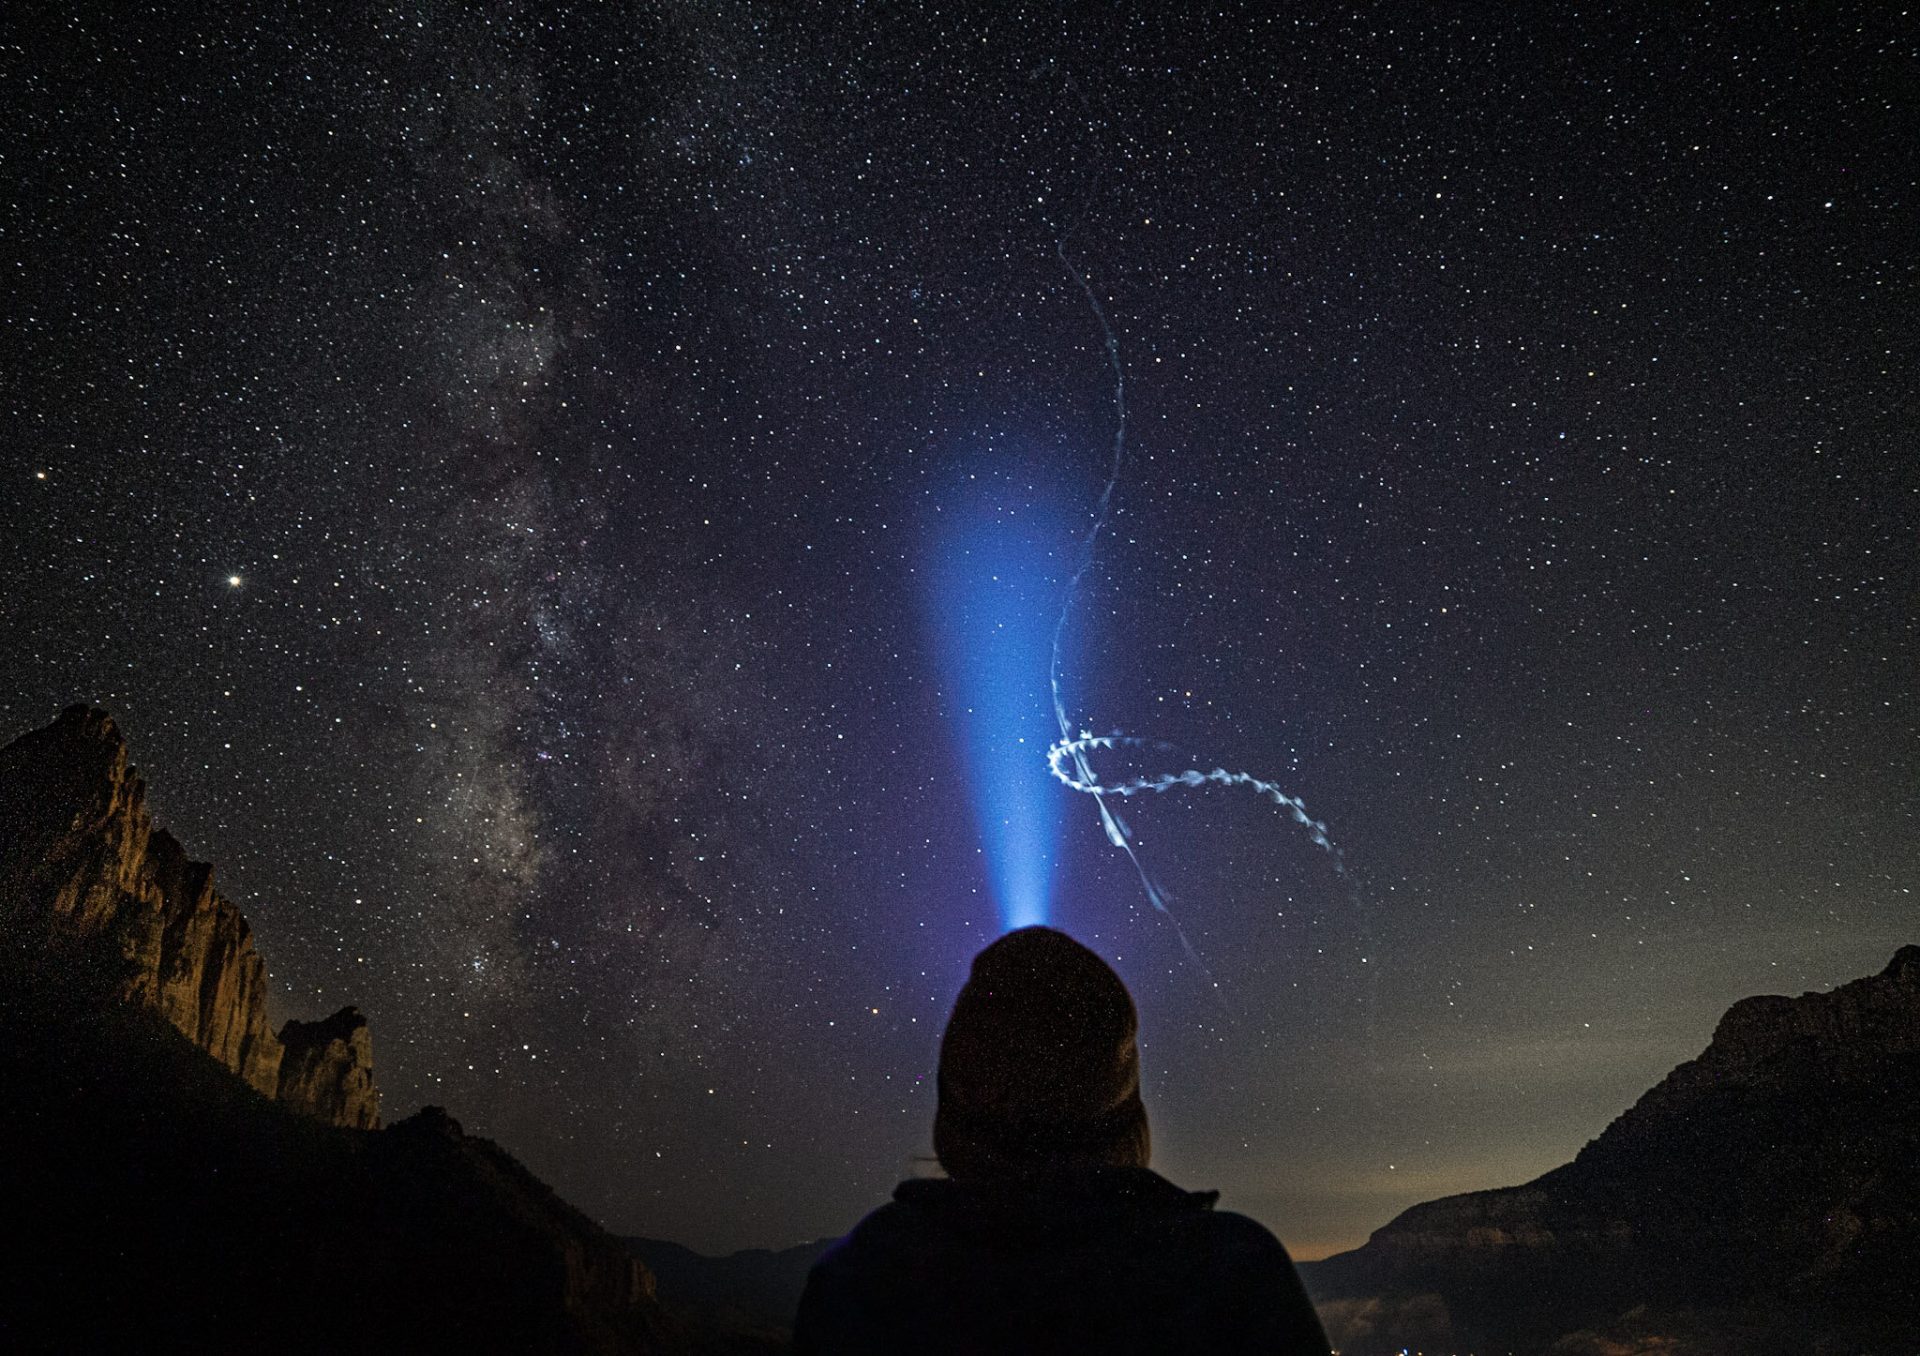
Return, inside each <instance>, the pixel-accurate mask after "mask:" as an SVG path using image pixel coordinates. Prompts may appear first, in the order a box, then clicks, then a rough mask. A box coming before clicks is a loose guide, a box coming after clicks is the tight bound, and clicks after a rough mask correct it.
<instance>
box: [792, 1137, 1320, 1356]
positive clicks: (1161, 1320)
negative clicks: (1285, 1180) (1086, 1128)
mask: <svg viewBox="0 0 1920 1356" xmlns="http://www.w3.org/2000/svg"><path fill="white" fill-rule="evenodd" d="M1218 1196H1219V1193H1218V1192H1212V1191H1207V1192H1191V1191H1183V1190H1181V1189H1180V1188H1179V1187H1177V1186H1175V1185H1174V1184H1173V1183H1171V1182H1169V1181H1167V1179H1166V1178H1164V1177H1161V1176H1160V1175H1159V1174H1157V1173H1155V1172H1151V1171H1149V1170H1148V1169H1146V1168H1132V1167H1100V1168H1082V1169H1077V1170H1073V1171H1062V1172H1057V1173H1052V1174H1047V1175H1044V1176H1038V1177H1027V1178H1010V1179H993V1180H985V1181H982V1180H963V1181H953V1180H950V1179H945V1178H940V1179H914V1180H911V1181H907V1182H903V1183H901V1184H900V1186H899V1188H898V1189H897V1190H896V1191H895V1192H894V1196H893V1200H892V1201H891V1202H889V1203H888V1204H886V1205H883V1206H881V1207H880V1208H879V1209H878V1210H876V1211H874V1212H873V1213H872V1214H871V1215H868V1216H867V1217H866V1218H865V1219H864V1220H862V1221H861V1222H860V1224H859V1225H858V1226H856V1227H855V1229H854V1230H853V1232H852V1233H850V1234H848V1235H847V1236H846V1237H845V1238H844V1239H842V1240H841V1241H840V1242H839V1243H838V1244H836V1245H835V1246H834V1247H833V1248H832V1249H831V1250H829V1251H828V1252H827V1253H826V1255H825V1256H823V1257H822V1258H821V1259H820V1261H819V1262H817V1263H816V1264H815V1265H814V1267H813V1271H812V1273H811V1274H810V1275H809V1276H808V1278H807V1285H806V1290H805V1291H804V1292H803V1294H802V1296H801V1300H800V1310H799V1314H798V1317H797V1319H796V1322H795V1327H794V1350H795V1352H796V1356H868V1354H869V1353H874V1354H875V1356H877V1354H878V1353H882V1352H884V1353H890V1354H891V1353H912V1354H913V1356H973V1354H974V1353H981V1354H982V1356H984V1354H985V1353H994V1354H995V1356H1019V1354H1020V1353H1043V1352H1044V1353H1051V1352H1099V1353H1138V1354H1139V1356H1147V1354H1148V1353H1163V1352H1207V1353H1219V1354H1220V1356H1234V1354H1235V1353H1243V1352H1244V1353H1253V1352H1259V1353H1262V1356H1327V1339H1326V1335H1325V1334H1324V1333H1323V1332H1322V1331H1321V1328H1320V1322H1319V1319H1318V1318H1317V1317H1316V1316H1315V1314H1314V1311H1313V1306H1312V1304H1311V1303H1310V1302H1309V1301H1308V1299H1307V1296H1306V1292H1305V1291H1304V1290H1303V1289H1302V1288H1301V1285H1300V1279H1299V1276H1298V1275H1297V1274H1296V1273H1295V1271H1294V1269H1293V1262H1292V1260H1291V1259H1290V1258H1289V1257H1288V1256H1287V1252H1286V1249H1285V1248H1284V1247H1282V1246H1281V1244H1280V1241H1279V1240H1278V1239H1276V1238H1275V1237H1274V1236H1273V1235H1272V1234H1270V1233H1269V1232H1267V1230H1266V1229H1264V1228H1263V1227H1261V1226H1260V1225H1259V1224H1257V1223H1255V1222H1254V1221H1253V1220H1251V1219H1248V1218H1247V1217H1246V1216H1244V1215H1236V1214H1232V1213H1230V1212H1227V1211H1218V1210H1215V1209H1214V1208H1213V1205H1214V1202H1215V1200H1217V1199H1218Z"/></svg>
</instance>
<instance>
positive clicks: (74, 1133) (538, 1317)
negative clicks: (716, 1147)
mask: <svg viewBox="0 0 1920 1356" xmlns="http://www.w3.org/2000/svg"><path fill="white" fill-rule="evenodd" d="M0 1090H4V1095H0V1219H6V1220H8V1221H11V1222H13V1223H14V1224H15V1225H16V1227H15V1229H14V1230H13V1236H12V1237H11V1238H10V1241H11V1242H12V1243H13V1244H14V1245H15V1246H14V1248H13V1250H12V1252H11V1253H10V1255H9V1265H8V1266H6V1267H4V1268H0V1351H7V1352H42V1351H44V1352H66V1351H176V1350H180V1351H202V1350H205V1351H236V1352H269V1351H271V1352H278V1353H307V1352H311V1353H316V1356H317V1353H335V1352H342V1351H460V1352H466V1353H494V1352H498V1353H502V1356H505V1353H515V1356H518V1354H519V1353H526V1352H547V1353H559V1354H562V1356H649V1354H651V1356H745V1353H754V1354H755V1356H768V1354H769V1353H771V1352H772V1351H774V1350H776V1349H777V1343H776V1342H775V1341H774V1340H773V1339H771V1338H770V1337H768V1336H766V1335H764V1334H760V1333H757V1332H743V1331H739V1330H727V1331H720V1330H717V1329H715V1328H714V1327H712V1326H711V1325H707V1324H704V1323H702V1322H701V1321H699V1320H698V1319H697V1318H695V1317H691V1316H689V1315H687V1314H686V1313H683V1312H681V1311H679V1310H678V1309H676V1308H674V1307H672V1306H670V1305H666V1304H663V1303H662V1302H661V1301H660V1299H659V1298H658V1296H657V1295H656V1294H655V1292H654V1278H653V1274H652V1273H651V1272H650V1271H648V1270H647V1268H646V1266H645V1265H644V1264H643V1263H641V1262H640V1261H639V1260H638V1259H636V1258H635V1256H634V1255H633V1253H632V1252H631V1251H630V1250H629V1249H628V1248H627V1247H626V1246H625V1245H624V1244H623V1243H622V1242H621V1241H620V1240H618V1239H616V1238H614V1237H612V1236H611V1235H609V1234H608V1233H607V1232H606V1231H605V1230H604V1229H602V1228H600V1227H599V1226H598V1225H597V1224H595V1223H594V1222H593V1221H592V1220H590V1219H588V1218H586V1217H585V1216H583V1215H582V1214H580V1212H579V1211H577V1210H575V1209H573V1208H572V1207H571V1206H569V1205H568V1204H567V1203H566V1202H565V1201H563V1200H561V1199H560V1198H559V1197H558V1196H557V1195H555V1193H554V1192H553V1190H552V1189H551V1188H549V1187H548V1186H547V1185H546V1184H545V1183H543V1182H541V1181H540V1180H539V1179H538V1178H537V1177H535V1176H534V1175H533V1174H532V1173H530V1172H529V1171H527V1169H526V1168H525V1167H523V1166H522V1165H521V1164H520V1163H519V1162H517V1161H516V1160H515V1159H514V1158H513V1157H512V1156H511V1155H510V1154H508V1153H507V1152H506V1151H505V1150H503V1149H502V1148H500V1146H498V1145H496V1144H494V1143H492V1142H491V1141H489V1140H486V1139H483V1138H481V1137H479V1136H475V1135H468V1134H466V1133H464V1132H463V1131H462V1130H461V1128H460V1126H459V1124H458V1123H457V1122H456V1121H454V1120H453V1119H452V1118H451V1117H449V1116H448V1115H447V1114H446V1113H445V1112H444V1111H441V1110H440V1109H438V1108H434V1107H429V1108H427V1109H425V1110H423V1111H421V1112H419V1113H418V1114H416V1115H414V1116H411V1117H409V1118H407V1119H405V1120H403V1121H401V1122H400V1123H399V1124H397V1125H393V1126H390V1127H387V1128H384V1129H381V1128H378V1127H379V1118H378V1101H377V1097H376V1094H375V1091H374V1086H373V1078H372V1048H371V1043H370V1040H369V1037H368V1033H367V1024H366V1019H365V1018H364V1017H362V1016H361V1015H360V1013H359V1012H357V1011H356V1010H354V1009H353V1008H345V1009H342V1010H341V1011H339V1012H337V1013H335V1014H334V1015H333V1016H331V1017H328V1018H326V1019H325V1020H323V1021H317V1022H302V1021H290V1022H287V1023H286V1024H285V1025H284V1026H282V1027H281V1028H280V1031H279V1034H278V1035H277V1036H276V1035H275V1034H274V1032H273V1031H272V1030H271V1029H270V1028H269V1027H268V1022H267V1002H266V973H265V967H264V966H263V965H262V963H261V960H260V957H259V956H258V955H257V954H256V953H255V951H254V949H253V942H252V938H251V935H250V933H249V929H248V927H247V922H246V919H245V918H243V917H242V916H241V914H240V912H239V911H238V910H237V909H235V908H234V906H233V905H232V904H231V903H229V902H228V901H227V900H224V899H222V898H221V897H220V896H219V894H218V893H216V892H215V890H214V889H213V883H212V873H211V871H210V870H209V869H208V868H207V867H206V866H204V865H202V864H199V863H196V862H190V861H188V860H187V857H186V854H185V853H184V852H183V851H182V850H181V848H180V846H179V844H177V843H175V842H174V840H173V839H172V838H171V837H170V836H168V835H167V834H165V833H164V832H161V831H159V830H156V829H155V828H154V827H153V825H152V822H151V818H150V816H149V814H148V811H147V808H146V796H145V788H144V786H143V785H142V782H141V780H140V778H139V776H138V775H137V774H136V773H135V772H134V771H133V769H132V768H131V767H129V765H128V759H127V749H126V745H125V742H124V741H123V740H122V738H121V736H120V733H119V731H118V729H116V728H115V726H114V723H113V721H112V719H111V718H110V717H109V716H107V715H106V713H104V712H101V711H96V710H90V709H88V708H86V707H74V708H72V709H70V710H68V711H66V712H64V713H63V714H62V715H61V716H60V718H59V719H58V720H57V721H55V722H54V724H53V725H51V726H49V727H48V728H46V729H43V730H39V731H36V732H34V733H33V734H29V735H27V736H25V737H23V738H21V739H19V740H16V741H15V742H14V743H12V744H10V745H8V746H7V747H6V748H4V749H0ZM263 1094H264V1095H263ZM340 1127H348V1128H350V1129H351V1130H353V1131H354V1132H355V1133H343V1132H342V1130H341V1129H340Z"/></svg>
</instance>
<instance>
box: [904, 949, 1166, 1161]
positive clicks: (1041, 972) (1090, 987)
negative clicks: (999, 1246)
mask: <svg viewBox="0 0 1920 1356" xmlns="http://www.w3.org/2000/svg"><path fill="white" fill-rule="evenodd" d="M1136 1026H1137V1021H1136V1018H1135V1016H1134V1010H1133V999H1132V998H1131V997H1130V996H1129V995H1128V993H1127V986H1126V985H1124V984H1122V983H1121V982H1120V976H1118V975H1116V974H1114V972H1113V971H1112V969H1111V968H1109V967H1108V965H1107V963H1106V962H1105V961H1103V960H1101V959H1100V958H1099V957H1098V956H1096V955H1094V954H1093V952H1091V951H1089V950H1087V948H1086V947H1084V946H1082V945H1080V943H1078V942H1076V941H1074V940H1073V938H1071V937H1069V936H1067V934H1066V933H1064V932H1058V931H1056V930H1054V929H1053V928H1039V927H1036V928H1021V929H1020V930H1019V931H1018V932H1010V933H1008V934H1007V935H1006V936H1004V937H1002V938H1001V939H1000V940H999V941H997V942H995V943H994V944H993V945H992V946H989V947H988V948H987V949H986V950H984V951H982V952H981V953H980V954H979V955H978V956H975V957H974V960H973V973H972V974H971V975H970V976H969V977H968V979H967V982H966V984H965V986H964V987H962V988H961V990H960V996H959V997H958V998H957V999H955V1000H954V1004H953V1015H952V1016H951V1017H950V1018H948V1019H947V1033H946V1036H945V1037H944V1038H943V1039H942V1040H941V1042H940V1077H939V1090H940V1107H939V1110H938V1112H937V1113H936V1114H935V1116H934V1121H933V1151H934V1153H935V1154H936V1155H937V1156H938V1157H939V1159H940V1165H941V1166H942V1167H943V1168H945V1169H946V1171H947V1175H948V1176H950V1177H955V1178H968V1177H988V1176H995V1175H1008V1174H1020V1173H1028V1172H1034V1171H1041V1170H1046V1169H1049V1168H1058V1167H1071V1166H1096V1165H1109V1166H1126V1167H1145V1166H1146V1165H1147V1157H1148V1153H1149V1150H1150V1143H1149V1139H1148V1134H1147V1111H1146V1108H1145V1107H1144V1106H1143V1105H1141V1102H1140V1052H1139V1050H1138V1049H1137V1048H1136V1046H1135V1045H1134V1032H1135V1029H1136Z"/></svg>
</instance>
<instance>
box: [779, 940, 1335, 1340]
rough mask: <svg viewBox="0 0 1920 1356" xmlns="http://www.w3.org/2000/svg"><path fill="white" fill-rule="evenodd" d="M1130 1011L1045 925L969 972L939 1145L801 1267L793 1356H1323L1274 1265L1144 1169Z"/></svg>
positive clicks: (1273, 1255) (1211, 1212)
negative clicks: (917, 1172)
mask: <svg viewBox="0 0 1920 1356" xmlns="http://www.w3.org/2000/svg"><path fill="white" fill-rule="evenodd" d="M1137 1026H1138V1018H1137V1017H1136V1015H1135V1012H1134V1006H1133V999H1132V997H1131V995H1129V994H1128V992H1127V988H1126V985H1125V984H1123V983H1122V982H1121V981H1120V977H1119V976H1118V975H1116V974H1115V973H1114V972H1113V971H1112V969H1110V968H1109V967H1108V965H1107V964H1106V962H1105V961H1103V960H1101V959H1100V958H1099V957H1098V956H1096V955H1095V954H1094V953H1093V952H1092V951H1089V950H1088V949H1087V948H1086V947H1084V946H1082V945H1081V944H1080V943H1079V942H1077V941H1075V940H1074V939H1073V938H1071V937H1069V936H1068V935H1067V934H1066V933H1064V932H1060V931H1057V930H1055V929H1053V928H1047V927H1030V928H1021V929H1020V930H1018V931H1016V932H1010V933H1008V934H1007V935H1006V936H1004V937H1002V938H1000V939H999V940H998V941H996V942H994V943H993V944H992V945H991V946H989V947H987V948H986V949H985V950H984V951H982V952H981V953H980V954H979V955H978V956H976V957H975V958H974V962H973V970H972V973H971V975H970V976H969V977H968V979H967V982H966V984H965V985H964V986H963V987H962V988H961V990H960V994H959V997H958V998H957V999H956V1000H955V1001H954V1005H953V1015H952V1016H951V1017H950V1018H949V1019H948V1021H947V1030H946V1034H945V1036H944V1037H943V1038H942V1040H941V1043H940V1070H939V1108H938V1110H937V1111H936V1113H935V1115H934V1122H933V1147H934V1153H935V1155H936V1156H937V1157H938V1158H939V1160H940V1165H941V1167H942V1168H944V1169H945V1171H946V1176H945V1177H926V1178H913V1179H910V1180H908V1181H905V1182H902V1183H901V1184H900V1186H899V1187H898V1188H897V1189H896V1190H895V1191H894V1193H893V1199H892V1200H891V1201H890V1202H888V1203H887V1204H885V1205H883V1206H881V1207H880V1208H879V1209H878V1210H875V1211H874V1212H873V1213H872V1214H870V1215H868V1216H867V1217H866V1218H865V1219H863V1220H862V1221H861V1222H860V1223H859V1224H858V1225H857V1226H855V1228H854V1230H853V1232H851V1233H849V1234H848V1235H847V1236H846V1237H845V1238H843V1239H841V1240H840V1242H839V1243H837V1244H835V1245H834V1246H833V1247H832V1248H831V1249H830V1250H829V1251H828V1252H827V1253H826V1254H825V1255H823V1256H822V1257H821V1258H820V1260H819V1261H818V1262H817V1263H815V1264H814V1267H813V1270H812V1272H811V1273H810V1274H809V1275H808V1277H807V1284H806V1289H805V1291H804V1292H803V1293H802V1295H801V1299H800V1309H799V1313H798V1315H797V1317H796V1320H795V1325H794V1351H795V1352H796V1354H797V1356H866V1353H880V1352H886V1353H901V1352H910V1353H914V1354H915V1356H932V1354H933V1353H941V1354H942V1356H960V1354H961V1353H969V1354H971V1353H996V1356H1012V1354H1014V1353H1027V1352H1035V1353H1038V1352H1048V1353H1052V1352H1100V1353H1141V1354H1142V1356H1144V1354H1145V1353H1159V1352H1208V1353H1220V1354H1222V1356H1231V1354H1232V1353H1241V1352H1261V1353H1267V1354H1268V1356H1327V1353H1328V1347H1327V1339H1326V1335H1325V1333H1324V1332H1323V1331H1322V1330H1321V1327H1320V1321H1319V1319H1318V1318H1317V1317H1316V1315H1315V1314H1314V1311H1313V1305H1312V1304H1311V1303H1310V1302H1309V1301H1308V1299H1307V1296H1306V1292H1305V1290H1303V1289H1302V1288H1301V1285H1300V1279H1299V1276H1298V1275H1297V1274H1296V1273H1295V1271H1294V1268H1293V1262H1292V1260H1291V1259H1290V1258H1289V1257H1288V1256H1287V1251H1286V1249H1285V1248H1284V1247H1282V1246H1281V1244H1280V1241H1279V1240H1278V1239H1276V1238H1275V1237H1274V1236H1273V1235H1272V1234H1271V1233H1269V1232H1268V1231H1267V1230H1266V1229H1265V1228H1263V1227H1262V1226H1261V1225H1259V1224H1257V1223H1255V1222H1254V1221H1253V1220H1251V1219H1248V1218H1247V1217H1246V1216H1244V1215H1236V1214H1232V1213H1230V1212H1227V1211H1220V1210H1215V1209H1214V1208H1213V1206H1214V1202H1215V1201H1216V1200H1217V1199H1218V1198H1219V1193H1218V1192H1217V1191H1204V1192H1193V1191H1183V1190H1181V1189H1180V1188H1179V1187H1177V1186H1175V1185H1174V1184H1173V1183H1171V1182H1169V1181H1168V1180H1167V1179H1166V1178H1164V1177H1162V1176H1160V1175H1159V1174H1158V1173H1156V1172H1153V1171H1152V1170H1151V1169H1149V1168H1148V1167H1147V1161H1148V1158H1149V1151H1150V1137H1149V1135H1148V1131H1147V1112H1146V1107H1145V1106H1144V1105H1143V1104H1142V1102H1141V1100H1140V1053H1139V1050H1138V1048H1137V1046H1136V1045H1135V1041H1134V1038H1135V1033H1136V1030H1137Z"/></svg>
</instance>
